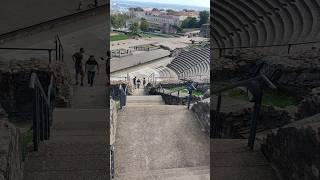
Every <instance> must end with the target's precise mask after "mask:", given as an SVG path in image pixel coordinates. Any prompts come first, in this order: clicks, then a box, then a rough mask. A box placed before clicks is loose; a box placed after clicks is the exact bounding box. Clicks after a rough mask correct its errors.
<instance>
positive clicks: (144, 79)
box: [142, 78, 146, 87]
mask: <svg viewBox="0 0 320 180" xmlns="http://www.w3.org/2000/svg"><path fill="white" fill-rule="evenodd" d="M142 84H143V87H146V78H143V80H142Z"/></svg>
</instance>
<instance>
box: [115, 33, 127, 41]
mask: <svg viewBox="0 0 320 180" xmlns="http://www.w3.org/2000/svg"><path fill="white" fill-rule="evenodd" d="M128 38H129V36H128V35H126V34H122V33H119V34H116V35H111V41H121V40H126V39H128Z"/></svg>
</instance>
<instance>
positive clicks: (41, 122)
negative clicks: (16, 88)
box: [29, 72, 54, 151]
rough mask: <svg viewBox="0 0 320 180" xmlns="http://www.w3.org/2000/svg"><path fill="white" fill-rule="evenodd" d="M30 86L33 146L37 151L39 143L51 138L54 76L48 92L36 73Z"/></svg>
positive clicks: (31, 79)
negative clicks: (31, 91) (31, 93)
mask: <svg viewBox="0 0 320 180" xmlns="http://www.w3.org/2000/svg"><path fill="white" fill-rule="evenodd" d="M29 88H30V89H32V90H33V107H32V111H33V113H32V114H33V115H32V117H33V118H32V130H33V148H34V151H37V150H38V148H39V143H40V142H41V141H44V140H49V138H50V126H51V124H52V111H53V103H52V99H51V96H52V94H53V88H54V77H53V75H51V76H50V84H49V86H48V91H47V94H46V93H45V91H44V89H43V86H42V84H41V82H40V80H39V78H38V76H37V74H36V73H34V72H33V73H32V74H31V78H30V83H29Z"/></svg>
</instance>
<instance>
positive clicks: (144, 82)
mask: <svg viewBox="0 0 320 180" xmlns="http://www.w3.org/2000/svg"><path fill="white" fill-rule="evenodd" d="M132 80H133V85H134V88H138V89H139V88H140V84H141V80H140V79H138V80H137V77H134V78H133V79H132ZM142 84H143V87H145V86H146V78H143V80H142Z"/></svg>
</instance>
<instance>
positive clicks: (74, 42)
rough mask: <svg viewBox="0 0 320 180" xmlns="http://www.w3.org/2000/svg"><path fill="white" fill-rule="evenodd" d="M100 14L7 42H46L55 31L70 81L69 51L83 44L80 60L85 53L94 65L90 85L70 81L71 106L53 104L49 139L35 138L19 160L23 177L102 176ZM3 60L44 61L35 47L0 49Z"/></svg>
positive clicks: (100, 179) (71, 179)
mask: <svg viewBox="0 0 320 180" xmlns="http://www.w3.org/2000/svg"><path fill="white" fill-rule="evenodd" d="M105 22H106V17H105V16H104V15H102V16H96V17H94V18H91V19H84V20H83V21H81V22H74V23H70V24H68V25H67V26H65V27H58V28H56V29H52V30H51V31H48V32H41V33H39V34H37V35H34V36H30V37H26V38H23V39H19V40H14V41H12V42H8V43H7V44H6V46H14V47H52V46H53V43H52V40H53V37H54V35H55V34H56V33H59V34H60V38H61V41H62V43H63V45H64V52H65V54H64V55H65V61H64V65H65V68H66V69H67V70H69V72H70V74H71V78H72V80H74V76H75V73H74V69H73V67H74V65H73V62H72V59H71V55H72V54H73V53H74V52H76V51H78V50H79V48H80V47H83V48H85V50H86V54H85V57H84V62H85V61H86V60H87V59H88V56H90V55H91V54H93V55H95V56H96V58H97V61H98V63H99V64H100V70H101V74H99V75H97V77H96V81H95V83H94V86H93V87H90V86H88V85H87V83H86V82H87V79H86V78H87V77H85V79H84V84H85V86H84V87H81V86H74V92H73V97H72V107H71V108H61V109H55V110H54V114H53V117H54V119H53V125H52V128H51V138H50V140H49V141H47V142H44V143H41V144H40V147H39V151H37V152H32V153H30V154H28V156H27V159H26V163H25V172H24V179H25V180H92V179H94V180H106V179H107V177H108V175H107V174H106V173H107V166H108V164H109V163H110V162H109V160H108V159H107V153H108V152H107V151H106V149H107V144H108V142H107V137H108V136H107V124H106V123H107V119H106V118H108V117H109V116H108V112H109V111H108V110H107V104H108V103H107V102H108V98H107V97H106V74H105V72H104V71H105V61H102V60H100V59H99V57H105V56H106V52H105V46H106V39H105V32H106V28H107V27H106V24H105ZM1 56H2V57H3V60H10V59H12V58H17V59H22V58H23V59H26V57H37V58H40V59H44V60H45V61H47V56H46V55H45V54H43V55H42V54H41V53H40V54H39V53H35V52H19V53H17V52H9V51H5V52H4V53H2V54H1Z"/></svg>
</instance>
